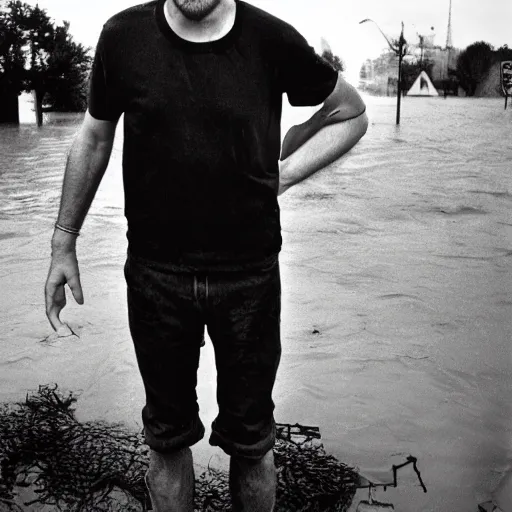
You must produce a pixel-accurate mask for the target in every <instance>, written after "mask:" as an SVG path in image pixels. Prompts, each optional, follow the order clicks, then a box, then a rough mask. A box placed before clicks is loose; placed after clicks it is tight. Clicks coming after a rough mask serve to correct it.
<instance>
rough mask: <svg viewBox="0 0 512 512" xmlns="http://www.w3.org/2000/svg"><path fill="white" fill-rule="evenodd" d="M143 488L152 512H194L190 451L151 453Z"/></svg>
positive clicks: (188, 449)
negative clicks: (146, 492) (148, 496)
mask: <svg viewBox="0 0 512 512" xmlns="http://www.w3.org/2000/svg"><path fill="white" fill-rule="evenodd" d="M146 485H147V487H148V490H149V495H150V498H151V504H152V506H153V512H168V511H169V510H172V511H179V512H193V510H194V503H193V501H194V466H193V461H192V452H191V450H190V448H185V449H182V450H178V451H176V452H170V453H160V452H155V451H153V450H151V452H150V458H149V469H148V472H147V474H146Z"/></svg>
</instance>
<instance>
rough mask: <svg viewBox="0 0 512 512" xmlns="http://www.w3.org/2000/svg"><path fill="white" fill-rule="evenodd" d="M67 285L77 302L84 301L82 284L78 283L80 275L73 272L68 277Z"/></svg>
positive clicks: (81, 302)
mask: <svg viewBox="0 0 512 512" xmlns="http://www.w3.org/2000/svg"><path fill="white" fill-rule="evenodd" d="M68 286H69V288H70V290H71V293H72V294H73V297H74V298H75V300H76V301H77V302H78V304H83V303H84V293H83V291H82V284H81V283H80V276H79V275H78V274H75V275H73V276H71V277H70V278H69V279H68Z"/></svg>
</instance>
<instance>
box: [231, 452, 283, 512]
mask: <svg viewBox="0 0 512 512" xmlns="http://www.w3.org/2000/svg"><path fill="white" fill-rule="evenodd" d="M229 481H230V490H231V500H232V503H233V511H234V512H272V511H273V510H274V505H275V499H276V487H277V479H276V468H275V464H274V453H273V452H272V450H270V451H269V452H267V453H266V454H265V455H264V456H263V457H262V458H261V459H258V460H253V459H244V458H242V457H231V464H230V475H229Z"/></svg>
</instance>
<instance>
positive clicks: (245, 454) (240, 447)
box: [209, 420, 276, 460]
mask: <svg viewBox="0 0 512 512" xmlns="http://www.w3.org/2000/svg"><path fill="white" fill-rule="evenodd" d="M209 442H210V444H211V445H212V446H218V447H219V448H221V449H222V450H223V451H224V452H225V453H226V454H227V455H229V456H231V457H241V458H244V459H252V460H259V459H261V458H262V457H263V456H264V455H265V454H266V453H267V452H269V451H270V450H271V449H272V448H273V447H274V445H275V442H276V425H275V421H274V420H272V425H271V427H270V431H269V434H268V435H267V436H265V437H263V438H262V439H260V440H258V441H257V442H256V443H252V444H243V443H241V442H236V441H232V440H230V439H229V438H228V436H227V435H226V434H225V433H221V432H219V431H218V430H216V428H215V422H214V423H213V425H212V433H211V435H210V441H209Z"/></svg>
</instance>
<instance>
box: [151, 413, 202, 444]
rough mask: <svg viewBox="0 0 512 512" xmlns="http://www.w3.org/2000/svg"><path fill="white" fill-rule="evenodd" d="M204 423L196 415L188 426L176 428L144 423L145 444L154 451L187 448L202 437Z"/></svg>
mask: <svg viewBox="0 0 512 512" xmlns="http://www.w3.org/2000/svg"><path fill="white" fill-rule="evenodd" d="M204 432H205V429H204V425H203V423H202V422H201V420H200V419H199V417H197V419H196V420H194V421H193V422H192V423H190V424H189V425H188V427H185V428H181V429H180V431H179V432H177V431H176V429H170V428H167V429H166V428H165V426H164V425H152V424H151V423H149V422H146V423H145V424H144V437H145V441H146V444H147V445H148V446H149V447H150V448H151V449H152V450H154V451H156V452H160V453H168V452H174V451H177V450H181V449H183V448H189V447H190V446H193V445H194V444H196V443H197V442H199V441H201V439H203V437H204Z"/></svg>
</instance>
